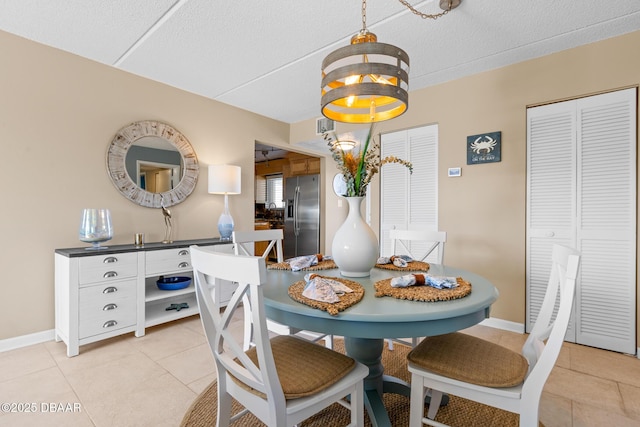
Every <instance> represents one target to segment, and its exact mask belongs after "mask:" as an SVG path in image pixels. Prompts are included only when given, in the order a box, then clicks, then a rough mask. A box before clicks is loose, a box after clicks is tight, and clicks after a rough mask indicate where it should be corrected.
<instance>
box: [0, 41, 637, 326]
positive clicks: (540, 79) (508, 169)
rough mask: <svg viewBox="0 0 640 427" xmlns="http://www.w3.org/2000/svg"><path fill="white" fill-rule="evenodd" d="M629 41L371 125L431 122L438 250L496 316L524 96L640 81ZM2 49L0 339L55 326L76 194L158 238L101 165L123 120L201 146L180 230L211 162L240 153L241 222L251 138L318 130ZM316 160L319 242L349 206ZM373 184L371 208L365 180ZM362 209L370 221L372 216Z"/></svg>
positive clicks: (57, 56)
mask: <svg viewBox="0 0 640 427" xmlns="http://www.w3.org/2000/svg"><path fill="white" fill-rule="evenodd" d="M637 46H640V32H636V33H632V34H629V35H626V36H622V37H618V38H614V39H611V40H607V41H603V42H600V43H596V44H592V45H588V46H584V47H581V48H577V49H572V50H569V51H566V52H562V53H559V54H555V55H550V56H547V57H544V58H540V59H536V60H532V61H527V62H524V63H521V64H517V65H514V66H510V67H505V68H502V69H498V70H494V71H491V72H486V73H482V74H478V75H475V76H472V77H469V78H464V79H459V80H456V81H452V82H449V83H446V84H441V85H437V86H434V87H431V88H427V89H423V90H420V91H414V92H412V93H411V96H410V103H411V104H410V108H409V111H408V112H407V113H406V114H405V115H404V116H402V117H400V118H398V119H395V120H392V121H389V122H384V123H381V124H379V125H378V126H377V128H376V130H377V131H378V132H382V133H384V132H390V131H394V130H399V129H405V128H410V127H416V126H422V125H425V124H430V123H438V124H439V126H440V148H439V159H438V160H439V164H440V171H439V174H440V183H439V194H440V201H439V216H440V226H441V228H442V229H443V230H447V232H448V233H449V234H448V235H449V242H448V244H447V262H448V263H450V264H452V265H456V266H460V267H464V268H468V269H472V270H475V271H477V272H478V273H480V274H482V275H484V276H486V277H487V278H489V279H490V280H492V281H493V282H494V283H495V284H496V285H497V286H498V288H499V289H500V299H499V301H498V302H497V303H496V304H495V305H494V308H493V312H492V315H493V316H494V317H497V318H501V319H505V320H510V321H514V322H519V323H522V322H524V305H525V298H524V274H525V272H524V265H525V207H526V206H525V190H526V181H525V178H526V171H525V164H526V151H525V150H526V146H525V143H526V132H525V128H526V126H525V118H526V107H527V106H528V105H532V104H538V103H544V102H549V101H552V100H558V99H564V98H570V97H577V96H583V95H586V94H590V93H594V92H600V91H605V90H611V89H616V88H620V87H627V86H635V85H638V84H639V82H640V57H639V56H638V55H637V54H636V51H637ZM0 52H2V53H3V57H4V58H5V61H3V65H2V67H0V144H1V146H2V152H3V156H2V159H3V160H4V161H3V168H2V170H3V172H4V173H3V174H2V176H3V179H4V183H3V186H2V196H3V197H2V199H3V203H2V206H1V208H0V209H1V210H2V214H1V215H0V237H1V238H2V240H3V244H2V246H1V249H0V251H1V254H0V256H1V259H2V264H1V265H2V267H3V268H2V271H3V276H4V277H3V281H2V284H1V285H0V293H1V294H0V295H1V296H2V302H3V310H2V316H1V317H0V319H1V321H0V339H5V338H10V337H16V336H21V335H25V334H29V333H35V332H40V331H44V330H49V329H52V328H53V327H54V321H53V319H54V292H53V252H54V250H55V248H61V247H76V246H83V245H82V244H81V242H79V241H78V240H77V228H78V223H79V219H80V212H81V210H82V208H85V207H107V208H110V209H111V211H112V216H113V221H114V227H115V232H116V235H115V237H114V239H113V240H112V241H111V243H113V244H119V243H129V242H130V241H131V240H132V236H133V233H135V232H144V233H146V235H147V241H154V240H155V241H157V240H160V239H162V237H163V233H164V223H163V219H162V215H161V213H160V212H159V211H158V210H155V209H149V208H143V207H139V206H136V205H134V204H132V203H131V202H129V201H128V200H126V199H125V198H124V197H122V196H121V195H120V194H119V193H118V192H117V191H116V189H115V188H114V187H113V185H112V184H111V182H110V181H109V178H108V176H107V173H106V169H105V159H104V157H105V153H106V149H107V145H108V143H109V141H110V140H111V138H112V137H113V135H114V133H115V132H116V131H117V130H118V129H120V128H121V127H123V126H125V125H127V124H129V123H131V122H133V121H136V120H143V119H152V120H160V121H165V122H167V123H169V124H171V125H172V126H174V127H176V128H177V129H178V130H180V131H181V132H182V133H183V134H184V135H185V136H186V137H187V138H188V139H189V141H190V142H191V144H192V145H193V147H194V149H195V151H196V153H197V155H198V159H199V162H200V167H201V171H202V172H203V173H204V174H203V175H201V178H200V180H199V182H198V185H197V187H196V189H195V190H194V193H193V194H192V195H191V196H190V197H189V198H188V199H187V201H185V202H184V203H182V204H180V205H177V206H174V207H172V208H171V211H172V214H173V216H174V219H175V222H174V224H175V225H174V233H175V236H174V237H175V238H176V239H188V238H199V237H212V236H217V230H216V225H215V224H216V222H217V217H218V215H219V213H220V211H221V209H222V197H219V196H213V195H209V194H207V192H206V172H205V169H206V166H207V165H209V164H214V163H232V164H237V165H240V166H242V168H243V172H242V179H243V183H242V194H241V195H239V196H232V197H231V198H230V205H231V210H232V214H233V216H234V219H235V220H236V224H237V227H247V228H248V227H252V226H253V150H254V140H260V141H262V142H265V143H269V144H273V145H278V146H286V144H288V142H289V141H292V142H296V141H304V140H309V139H313V138H316V136H315V135H314V134H313V132H314V129H315V122H314V121H313V120H309V121H305V122H301V123H296V124H293V125H291V126H289V125H287V124H285V123H280V122H276V121H273V120H270V119H267V118H264V117H261V116H258V115H255V114H251V113H248V112H245V111H242V110H238V109H235V108H231V107H229V106H226V105H224V104H220V103H217V102H214V101H211V100H208V99H205V98H202V97H198V96H196V95H193V94H189V93H186V92H183V91H180V90H177V89H173V88H170V87H167V86H164V85H161V84H158V83H155V82H152V81H149V80H145V79H142V78H139V77H136V76H133V75H130V74H127V73H124V72H121V71H118V70H115V69H112V68H110V67H106V66H104V65H101V64H97V63H94V62H91V61H88V60H86V59H82V58H79V57H76V56H73V55H70V54H67V53H64V52H61V51H57V50H54V49H51V48H47V47H44V46H41V45H38V44H35V43H32V42H29V41H26V40H24V39H20V38H18V37H15V36H13V35H10V34H7V33H3V32H0ZM345 130H348V127H347V126H343V125H339V127H338V131H339V132H342V131H345ZM489 131H502V162H500V163H494V164H486V165H475V166H467V165H466V151H465V143H466V136H467V135H473V134H476V133H481V132H489ZM418 166H419V165H415V167H418ZM457 166H460V167H462V177H460V178H447V177H446V170H447V168H448V167H457ZM322 170H323V174H324V178H325V181H324V184H325V185H324V186H323V188H322V194H323V200H322V203H323V205H322V206H323V209H324V212H323V213H324V215H323V216H322V217H323V227H324V230H325V231H324V236H323V237H324V242H326V245H325V246H326V247H327V248H330V246H331V245H330V242H331V241H332V236H333V234H334V233H335V230H336V229H337V228H338V226H339V225H340V224H341V223H342V220H343V218H344V217H345V216H346V206H343V207H342V208H339V207H338V198H337V197H335V195H334V194H333V192H332V191H331V190H330V189H331V180H332V178H333V175H334V174H335V173H336V172H337V170H336V168H335V165H334V163H333V161H332V160H331V159H327V160H326V161H324V162H323V163H322ZM43 174H44V176H43ZM372 190H373V191H372V193H373V195H374V197H373V200H372V205H373V208H374V209H373V210H374V212H377V207H378V203H379V202H378V197H377V192H378V188H377V182H374V184H373V185H372ZM373 222H374V230H377V226H378V218H377V217H376V216H374V218H373ZM325 251H328V249H327V250H325Z"/></svg>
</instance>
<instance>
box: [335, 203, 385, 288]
mask: <svg viewBox="0 0 640 427" xmlns="http://www.w3.org/2000/svg"><path fill="white" fill-rule="evenodd" d="M345 199H346V201H347V202H348V203H349V214H348V215H347V219H346V220H345V221H344V223H343V224H342V225H341V226H340V228H339V229H338V231H336V234H335V236H334V237H333V244H332V245H331V255H332V256H333V260H334V261H335V263H336V265H337V266H338V268H339V269H340V274H342V275H343V276H346V277H366V276H369V275H370V274H371V269H372V268H373V267H374V266H375V265H376V261H377V259H378V239H377V238H376V235H375V233H374V232H373V230H372V229H371V227H369V224H367V223H366V222H365V220H364V219H363V218H362V214H361V213H360V205H361V204H362V201H363V200H364V197H346V198H345Z"/></svg>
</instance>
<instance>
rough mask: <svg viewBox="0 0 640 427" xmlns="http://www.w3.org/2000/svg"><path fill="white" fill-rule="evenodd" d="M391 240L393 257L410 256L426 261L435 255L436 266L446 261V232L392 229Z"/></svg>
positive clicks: (390, 231)
mask: <svg viewBox="0 0 640 427" xmlns="http://www.w3.org/2000/svg"><path fill="white" fill-rule="evenodd" d="M389 239H391V250H392V253H393V255H409V256H410V257H411V258H413V259H415V260H416V261H424V260H426V259H427V257H428V256H429V255H431V254H432V253H433V254H434V255H435V260H434V261H435V263H436V264H442V261H443V260H444V244H445V243H446V242H447V232H446V231H435V230H399V229H392V230H389ZM434 251H435V252H434Z"/></svg>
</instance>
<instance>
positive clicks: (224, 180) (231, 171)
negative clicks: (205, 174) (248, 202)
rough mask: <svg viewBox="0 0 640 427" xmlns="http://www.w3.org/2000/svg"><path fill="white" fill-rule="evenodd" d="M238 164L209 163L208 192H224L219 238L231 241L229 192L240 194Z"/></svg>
mask: <svg viewBox="0 0 640 427" xmlns="http://www.w3.org/2000/svg"><path fill="white" fill-rule="evenodd" d="M240 173H241V170H240V166H234V165H210V166H209V193H210V194H224V211H223V212H222V214H221V215H220V219H218V231H219V232H220V240H221V241H223V242H230V241H231V233H233V218H232V217H231V214H230V213H229V197H228V196H229V194H240V188H241V185H240V176H241V175H240Z"/></svg>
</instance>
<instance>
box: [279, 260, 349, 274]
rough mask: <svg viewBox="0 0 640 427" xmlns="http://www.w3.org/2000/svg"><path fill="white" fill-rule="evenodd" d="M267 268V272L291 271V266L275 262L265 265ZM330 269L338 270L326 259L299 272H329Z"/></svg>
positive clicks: (331, 261) (333, 263)
mask: <svg viewBox="0 0 640 427" xmlns="http://www.w3.org/2000/svg"><path fill="white" fill-rule="evenodd" d="M267 268H268V269H269V270H291V265H289V263H288V262H277V263H274V264H269V265H267ZM332 268H338V266H337V265H336V263H335V262H333V260H332V259H328V260H325V261H320V262H319V263H318V264H316V265H312V266H311V267H306V268H303V269H302V270H301V271H318V270H331V269H332Z"/></svg>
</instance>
